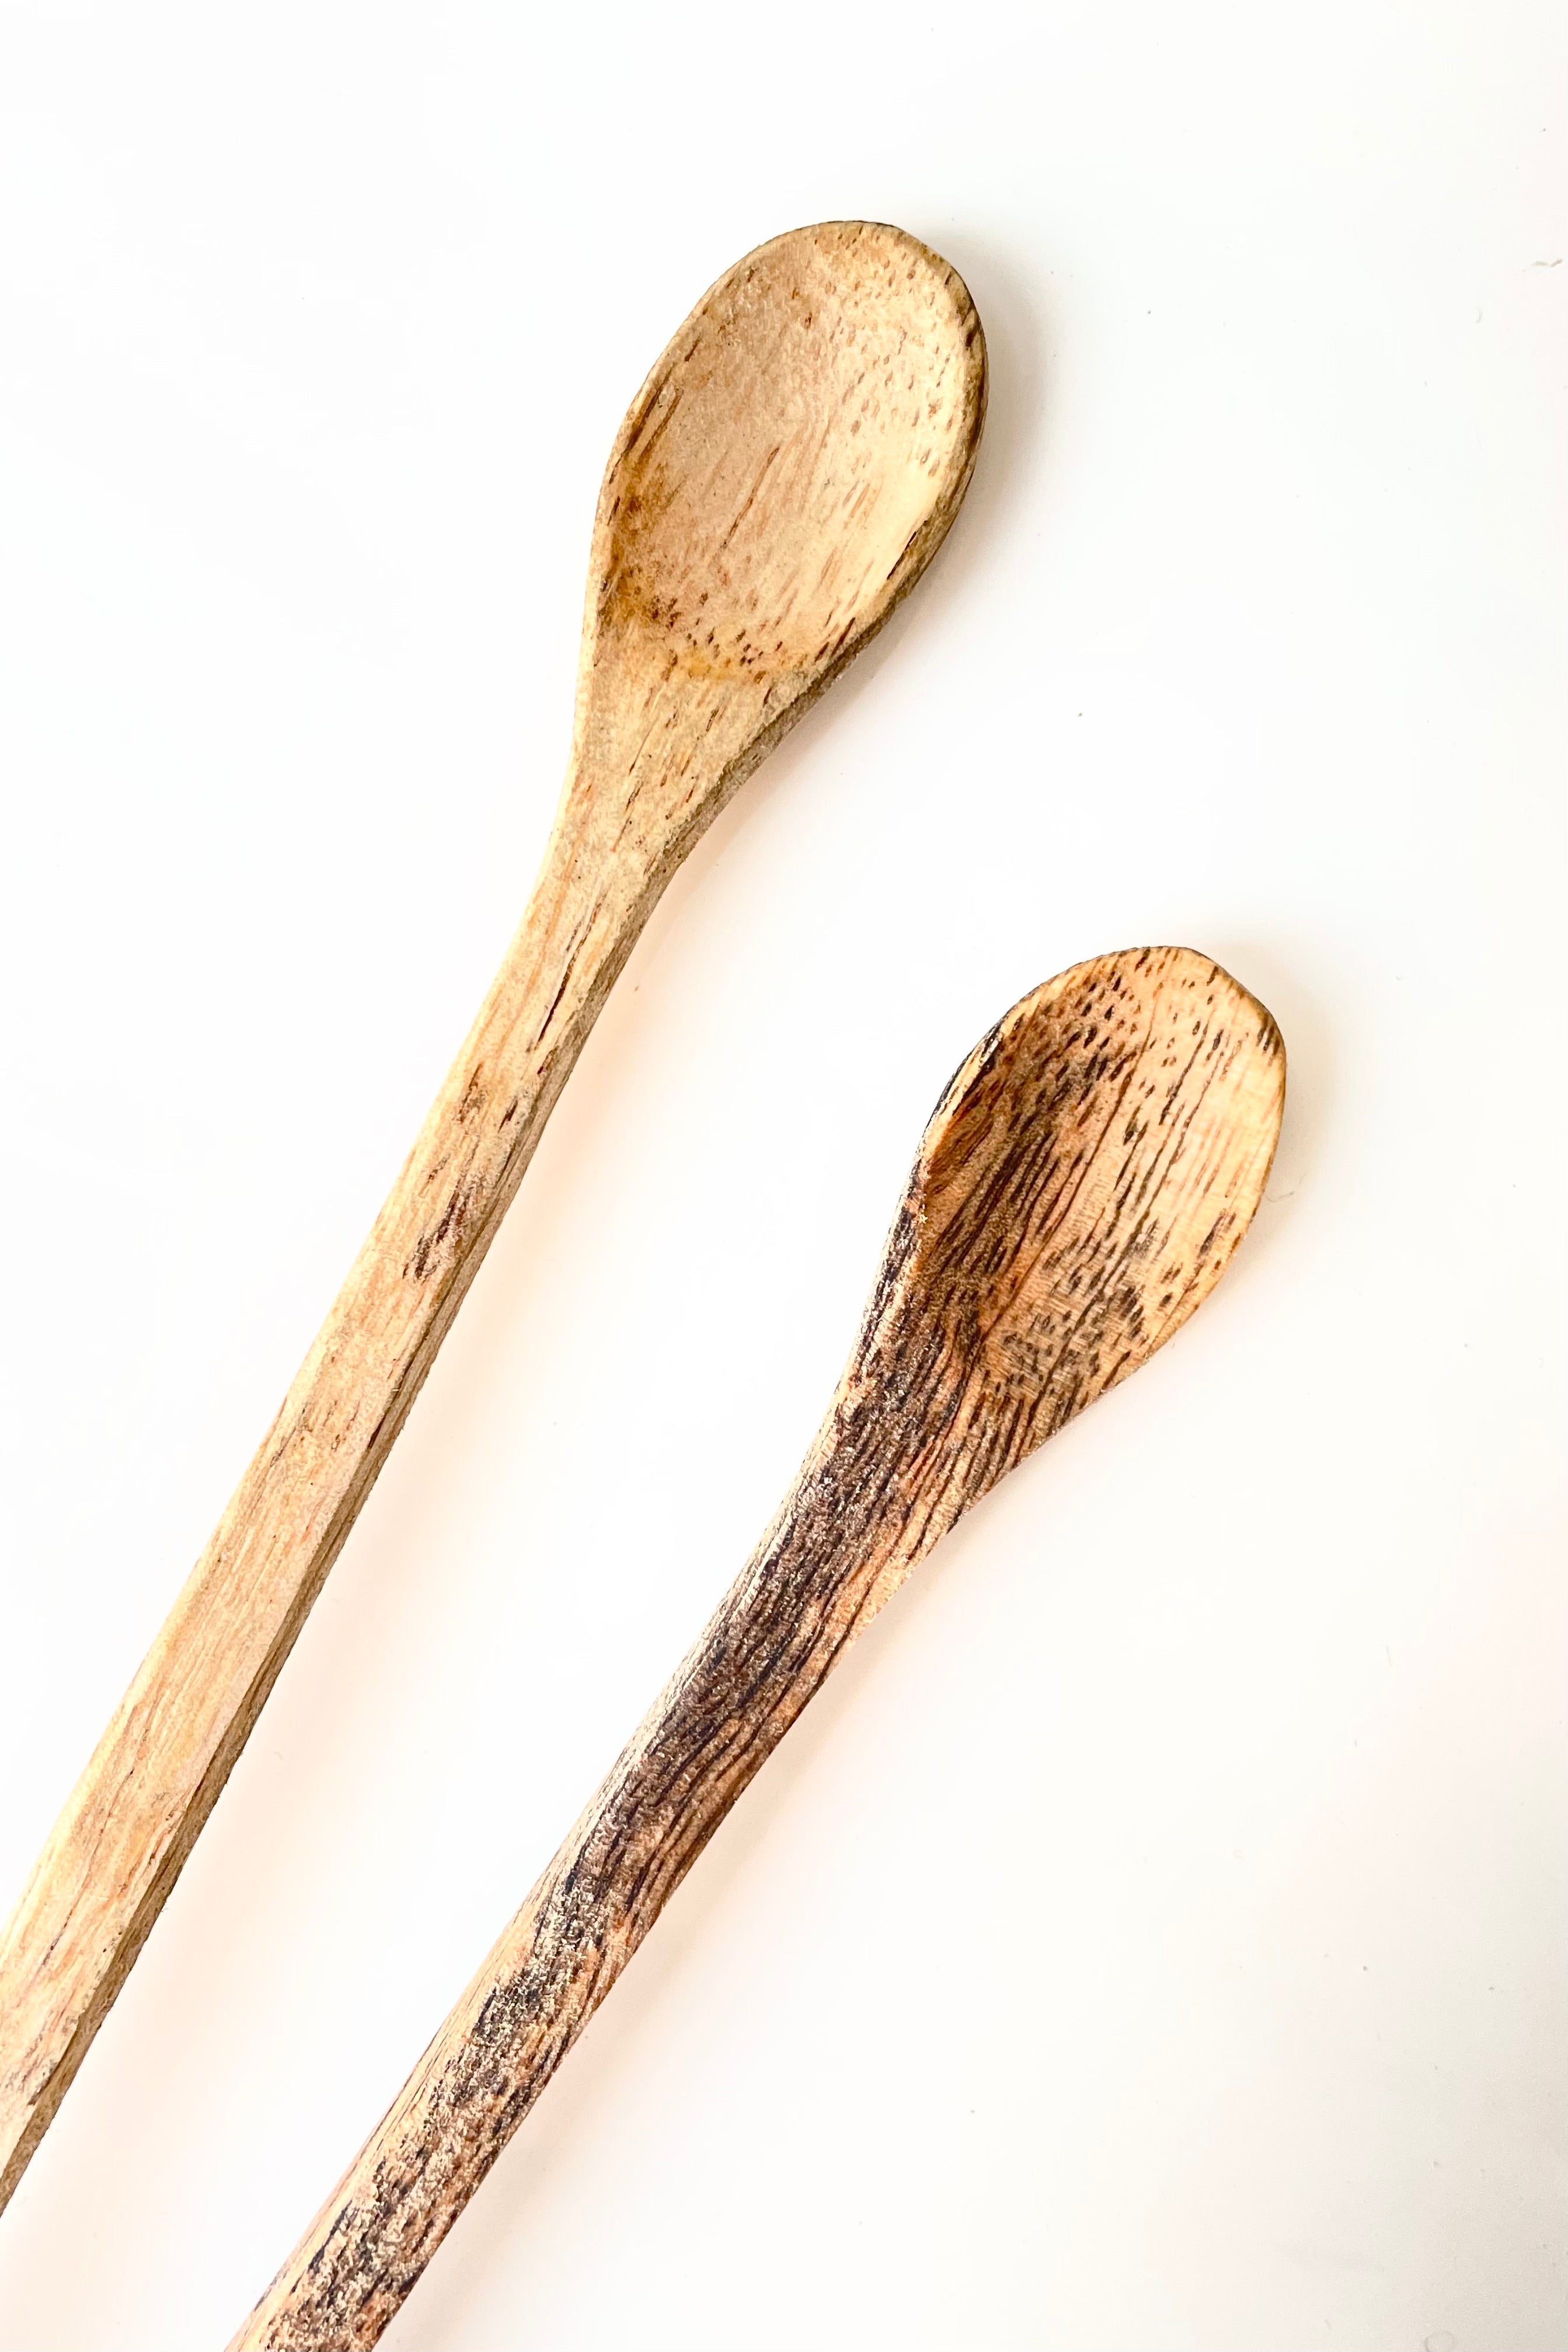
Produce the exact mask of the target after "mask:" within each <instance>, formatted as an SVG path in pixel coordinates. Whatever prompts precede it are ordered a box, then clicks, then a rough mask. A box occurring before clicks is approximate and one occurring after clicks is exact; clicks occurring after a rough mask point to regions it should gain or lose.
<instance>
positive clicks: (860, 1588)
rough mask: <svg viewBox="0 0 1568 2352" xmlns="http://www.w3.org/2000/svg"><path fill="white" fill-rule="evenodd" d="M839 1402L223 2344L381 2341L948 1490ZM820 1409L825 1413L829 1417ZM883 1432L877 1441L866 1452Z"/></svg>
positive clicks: (910, 1562) (334, 2345) (895, 1579)
mask: <svg viewBox="0 0 1568 2352" xmlns="http://www.w3.org/2000/svg"><path fill="white" fill-rule="evenodd" d="M875 1420H876V1417H875V1416H871V1415H866V1416H861V1417H858V1421H857V1417H855V1416H849V1417H848V1420H847V1425H846V1417H845V1416H844V1415H843V1414H841V1413H838V1412H836V1414H835V1415H834V1416H830V1419H829V1422H828V1423H827V1424H826V1427H825V1429H824V1432H823V1435H822V1437H821V1438H819V1440H818V1442H817V1445H816V1448H815V1449H814V1451H813V1454H812V1455H811V1456H810V1457H809V1458H808V1460H807V1463H806V1465H805V1469H804V1470H803V1472H802V1474H801V1476H800V1478H799V1480H798V1481H797V1483H796V1485H795V1489H794V1491H793V1493H792V1494H791V1496H790V1498H789V1500H788V1502H787V1503H786V1504H785V1505H784V1509H783V1510H782V1511H781V1513H780V1515H779V1517H778V1518H777V1519H776V1520H775V1522H774V1524H773V1529H772V1530H771V1532H770V1534H769V1535H768V1536H767V1538H764V1541H763V1546H762V1549H760V1550H759V1552H758V1553H757V1554H756V1556H755V1558H754V1559H752V1562H751V1565H750V1566H749V1567H748V1568H747V1569H746V1570H745V1571H744V1573H743V1574H742V1576H741V1578H740V1579H739V1580H738V1581H737V1582H736V1583H735V1585H734V1586H733V1587H732V1588H731V1591H730V1592H729V1594H728V1595H727V1596H726V1598H725V1600H724V1601H722V1603H721V1606H720V1608H719V1610H718V1612H717V1613H716V1614H715V1615H714V1617H713V1618H712V1620H711V1621H710V1624H709V1625H708V1628H707V1630H706V1632H705V1633H703V1635H702V1637H701V1639H700V1642H699V1643H698V1644H697V1646H696V1648H695V1649H694V1650H693V1651H692V1652H691V1654H690V1655H689V1657H688V1658H687V1660H686V1663H685V1664H684V1665H683V1666H682V1667H681V1668H680V1671H679V1674H677V1675H676V1676H675V1678H674V1680H673V1681H672V1682H671V1683H670V1684H669V1685H668V1687H667V1688H666V1690H665V1691H664V1693H663V1695H662V1696H661V1697H660V1698H659V1700H658V1703H657V1705H656V1706H654V1707H653V1709H652V1711H651V1712H650V1713H649V1714H648V1716H647V1717H646V1718H645V1719H644V1721H643V1723H642V1725H641V1727H639V1729H638V1730H637V1734H636V1735H635V1737H634V1738H632V1739H631V1741H630V1742H629V1743H628V1745H627V1746H626V1748H625V1750H624V1751H623V1752H622V1754H621V1756H620V1758H619V1759H618V1761H617V1762H616V1766H615V1768H614V1769H613V1770H612V1771H611V1773H610V1774H609V1777H608V1778H607V1780H605V1782H604V1784H603V1786H602V1787H601V1788H600V1790H599V1791H598V1793H597V1795H596V1796H595V1798H594V1799H593V1801H592V1802H591V1803H590V1804H589V1805H588V1807H587V1809H586V1811H584V1813H583V1814H582V1815H581V1817H580V1818H579V1820H578V1821H577V1822H576V1823H575V1825H574V1828H573V1829H572V1831H571V1832H570V1834H569V1835H568V1837H567V1838H566V1840H565V1843H563V1846H562V1847H561V1850H560V1852H559V1853H557V1854H556V1856H555V1858H554V1860H553V1861H552V1863H551V1864H550V1865H549V1867H548V1868H547V1869H546V1871H545V1872H544V1874H543V1875H542V1877H541V1879H540V1880H539V1882H538V1884H537V1885H535V1886H534V1888H533V1890H532V1892H531V1895H529V1897H528V1900H527V1901H526V1902H525V1903H524V1905H523V1906H522V1908H521V1911H519V1912H518V1914H517V1916H516V1917H515V1918H514V1919H513V1920H512V1921H511V1923H510V1926H509V1927H507V1928H506V1929H505V1931H504V1933H503V1934H502V1935H501V1937H500V1940H499V1942H498V1943H497V1944H496V1945H495V1947H494V1948H493V1950H492V1951H491V1952H490V1954H489V1957H488V1958H487V1959H486V1960H485V1963H484V1965H483V1967H482V1968H481V1969H479V1974H478V1975H477V1976H476V1977H475V1978H474V1979H473V1982H472V1983H471V1984H470V1985H469V1986H468V1990H467V1991H466V1992H465V1993H464V1994H463V1996H462V1998H461V2000H459V2001H458V2005H457V2007H456V2008H455V2009H454V2010H453V2011H452V2013H451V2015H450V2016H449V2017H448V2018H447V2021H446V2023H445V2024H444V2025H443V2026H442V2028H441V2030H440V2032H438V2033H437V2036H436V2039H435V2041H434V2042H432V2043H431V2044H430V2047H429V2048H428V2050H427V2051H426V2053H425V2055H424V2057H423V2058H422V2059H421V2060H420V2062H419V2063H418V2065H417V2066H416V2069H415V2071H414V2073H413V2074H412V2075H411V2076H410V2077H409V2079H408V2082H407V2083H406V2084H405V2086H404V2088H403V2090H402V2092H401V2093H400V2094H399V2095H398V2097H397V2099H396V2100H395V2103H394V2105H392V2107H391V2108H390V2109H389V2110H388V2112H387V2114H386V2116H385V2117H384V2120H383V2121H382V2123H381V2125H380V2126H379V2127H378V2128H377V2130H376V2131H375V2132H374V2134H373V2136H372V2137H371V2138H370V2139H369V2140H368V2141H367V2142H366V2144H365V2146H364V2147H363V2149H362V2150H361V2152H360V2155H359V2156H358V2158H356V2159H355V2161H354V2163H353V2165H351V2167H350V2168H349V2170H348V2171H347V2172H346V2173H345V2175H344V2176H343V2179H342V2180H341V2181H340V2182H339V2184H338V2186H337V2188H336V2189H334V2191H333V2192H332V2195H331V2197H330V2198H329V2199H328V2200H327V2202H326V2204H325V2205H324V2206H323V2207H322V2209H321V2212H320V2213H319V2214H318V2215H317V2217H316V2220H315V2221H314V2222H312V2224H311V2226H310V2230H309V2231H307V2232H306V2235H305V2236H304V2238H303V2239H301V2241H300V2244H299V2246H298V2247H297V2248H296V2249H295V2251H294V2253H293V2254H292V2256H291V2257H290V2259H289V2262H288V2263H285V2265H284V2267H283V2269H282V2270H281V2271H280V2272H279V2274H278V2276H277V2278H276V2279H275V2280H274V2281H273V2284H272V2285H271V2286H270V2287H269V2288H268V2291H267V2293H266V2294H264V2295H263V2296H262V2298H261V2301H260V2302H259V2303H258V2305H257V2306H256V2309H255V2310H254V2311H253V2312H252V2314H251V2315H250V2317H249V2319H248V2320H247V2322H246V2325H245V2326H243V2327H242V2328H241V2330H240V2332H239V2334H238V2335H237V2336H235V2338H234V2340H233V2344H232V2345H231V2347H230V2352H262V2347H268V2352H284V2347H289V2352H306V2347H309V2352H349V2347H356V2352H357V2347H362V2346H367V2345H373V2344H374V2343H376V2342H377V2341H378V2340H379V2338H380V2336H381V2334H382V2331H383V2329H384V2327H386V2326H387V2325H388V2324H389V2322H390V2321H391V2320H392V2318H393V2316H394V2315H395V2313H396V2312H397V2311H398V2309H399V2308H400V2307H401V2305H402V2304H403V2302H404V2300H405V2297H406V2295H407V2294H409V2292H410V2290H411V2289H412V2287H413V2286H414V2284H415V2282H416V2280H417V2279H418V2277H419V2275H420V2273H422V2272H423V2270H424V2269H425V2266H426V2263H428V2262H429V2261H430V2258H431V2256H432V2255H433V2254H434V2253H435V2252H436V2250H437V2247H438V2246H439V2245H440V2243H441V2241H442V2240H443V2238H445V2236H446V2234H447V2231H448V2230H449V2229H450V2228H451V2226H452V2224H453V2222H454V2221H456V2220H457V2218H458V2214H459V2213H460V2212H461V2211H462V2210H463V2208H464V2206H465V2205H466V2204H467V2203H468V2199H469V2198H470V2197H471V2196H472V2195H473V2193H474V2191H475V2189H478V2187H479V2183H480V2182H481V2181H482V2180H483V2179H484V2177H485V2175H486V2173H487V2172H488V2171H489V2168H490V2167H491V2165H492V2164H493V2163H494V2162H495V2160H496V2158H497V2157H498V2156H499V2155H500V2151H501V2149H502V2148H503V2147H505V2146H506V2143H507V2141H508V2140H509V2139H510V2137H511V2135H512V2133H513V2132H514V2131H516V2129H517V2127H518V2126H519V2125H520V2124H521V2122H522V2120H523V2117H524V2116H526V2115H527V2114H528V2112H529V2109H530V2108H531V2106H532V2105H533V2102H534V2101H535V2099H536V2098H537V2097H538V2096H539V2094H540V2092H541V2091H542V2089H543V2088H544V2085H545V2084H546V2083H548V2081H549V2080H550V2077H551V2075H552V2074H553V2073H554V2071H555V2069H556V2067H557V2066H558V2065H559V2064H560V2063H561V2061H562V2059H563V2057H564V2056H565V2054H566V2053H567V2051H568V2050H569V2049H570V2048H571V2046H572V2044H573V2042H574V2041H575V2040H576V2038H577V2036H578V2034H579V2033H580V2032H582V2030H583V2028H584V2025H585V2024H586V2023H587V2021H588V2020H589V2018H590V2017H591V2016H592V2015H593V2013H594V2011H595V2009H596V2008H597V2007H598V2005H599V2003H600V2001H602V2000H604V1998H605V1994H606V1993H607V1992H608V1991H609V1990H610V1987H611V1986H612V1985H613V1984H614V1983H615V1981H616V1978H617V1977H618V1976H619V1974H620V1972H621V1970H622V1969H624V1968H625V1966H626V1962H627V1961H628V1960H629V1959H630V1958H631V1956H632V1954H633V1953H634V1952H635V1951H636V1949H637V1946H638V1945H639V1944H640V1943H641V1941H642V1939H643V1937H645V1936H646V1935H647V1931H648V1929H649V1928H650V1927H652V1926H653V1923H654V1921H655V1920H656V1919H657V1918H658V1915H659V1912H660V1911H661V1910H662V1909H663V1907H664V1906H665V1904H666V1903H667V1902H668V1899H669V1897H670V1895H672V1894H673V1893H674V1891H675V1889H676V1888H677V1886H679V1884H680V1882H681V1880H682V1878H684V1876H685V1875H686V1873H687V1872H688V1871H689V1869H690V1867H691V1865H692V1864H693V1863H694V1862H695V1861H696V1859H697V1857H698V1855H699V1854H700V1853H701V1851H702V1849H703V1847H704V1846H705V1845H706V1844H707V1843H708V1841H709V1839H710V1837H711V1836H712V1834H713V1832H714V1831H715V1830H716V1829H717V1828H718V1826H719V1824H720V1822H721V1821H722V1820H723V1818H724V1816H725V1814H726V1813H727V1812H728V1811H729V1810H730V1808H731V1805H732V1804H733V1803H734V1802H735V1801H736V1799H737V1798H738V1797H739V1796H740V1795H741V1793H742V1790H744V1789H745V1788H746V1787H747V1786H748V1784H749V1783H750V1782H751V1780H752V1779H753V1777H754V1776H755V1774H756V1773H757V1772H758V1770H759V1769H761V1767H762V1765H763V1763H764V1762H765V1761H766V1759H767V1758H768V1757H769V1756H770V1755H771V1754H772V1753H773V1749H774V1748H776V1747H777V1745H778V1743H779V1741H780V1740H781V1739H782V1738H784V1733H785V1732H786V1731H787V1730H788V1729H789V1727H790V1725H791V1724H792V1723H793V1722H794V1721H795V1718H796V1717H797V1716H798V1715H799V1714H800V1713H801V1710H802V1709H803V1708H804V1707H805V1705H806V1704H807V1702H808V1700H809V1699H810V1698H811V1697H812V1696H813V1695H814V1693H815V1692H816V1691H817V1690H819V1689H820V1688H821V1686H822V1684H823V1683H824V1681H825V1680H826V1677H827V1675H828V1674H829V1673H830V1671H831V1670H832V1668H833V1666H834V1665H835V1664H836V1663H837V1660H838V1658H839V1657H840V1656H841V1655H842V1654H843V1653H844V1651H845V1650H846V1648H847V1646H848V1644H849V1643H850V1642H851V1641H852V1640H853V1639H854V1637H855V1635H856V1634H857V1633H859V1632H860V1630H861V1629H862V1627H863V1626H865V1625H866V1624H867V1623H868V1622H869V1620H870V1619H871V1617H872V1616H873V1615H874V1614H875V1613H876V1612H877V1610H878V1609H879V1608H880V1607H881V1605H882V1603H883V1601H885V1600H887V1598H888V1597H889V1594H890V1593H891V1592H892V1591H894V1590H895V1589H896V1587H897V1586H898V1584H899V1583H900V1582H901V1581H902V1580H903V1578H904V1577H905V1576H906V1575H907V1574H908V1573H909V1571H910V1569H911V1568H912V1567H913V1566H914V1564H915V1562H916V1560H917V1559H919V1558H920V1556H921V1553H922V1552H923V1551H925V1550H926V1549H928V1548H929V1546H930V1545H931V1543H932V1542H934V1541H935V1540H936V1539H937V1537H938V1536H939V1535H940V1534H941V1533H942V1531H943V1530H944V1529H945V1528H946V1527H947V1526H948V1525H949V1524H950V1522H951V1519H952V1517H953V1516H954V1512H955V1508H956V1506H955V1507H954V1508H943V1507H941V1506H939V1507H938V1508H937V1510H936V1511H935V1512H934V1514H933V1513H931V1512H925V1511H921V1510H919V1509H917V1508H916V1507H914V1496H913V1495H912V1493H910V1494H908V1495H906V1496H904V1497H903V1498H902V1501H901V1507H897V1508H895V1509H893V1510H891V1511H889V1509H888V1508H887V1507H886V1506H887V1497H888V1492H889V1482H890V1481H891V1480H893V1479H894V1478H895V1477H896V1475H897V1463H896V1461H894V1460H890V1459H889V1450H890V1449H889V1447H888V1444H887V1437H886V1432H885V1430H879V1428H878V1427H877V1426H876V1425H875ZM836 1423H837V1426H836ZM879 1451H880V1456H881V1458H880V1459H878V1458H877V1456H878V1453H879Z"/></svg>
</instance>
